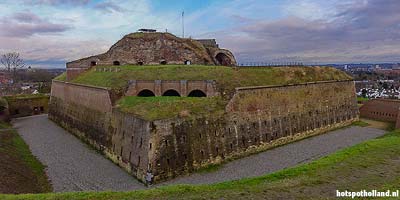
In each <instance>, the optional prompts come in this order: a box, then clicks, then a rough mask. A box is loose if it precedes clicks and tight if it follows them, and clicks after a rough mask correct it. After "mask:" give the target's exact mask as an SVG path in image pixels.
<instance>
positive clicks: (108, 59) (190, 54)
mask: <svg viewBox="0 0 400 200" xmlns="http://www.w3.org/2000/svg"><path fill="white" fill-rule="evenodd" d="M202 41H203V42H205V41H206V40H202ZM213 42H215V40H211V42H210V41H208V42H206V43H207V45H203V44H202V43H201V42H199V41H196V40H192V39H183V38H179V37H176V36H174V35H172V34H170V33H132V34H128V35H126V36H124V37H123V38H122V39H121V40H119V41H118V42H117V43H115V44H114V45H113V46H112V47H111V48H110V50H108V51H107V52H105V53H103V54H99V55H95V56H91V57H87V58H82V59H79V60H75V61H72V62H68V63H67V81H70V80H72V79H74V78H75V77H76V76H78V75H79V74H80V73H82V72H84V71H85V70H87V69H89V68H90V67H93V66H96V65H108V66H110V65H160V64H180V65H183V64H189V63H191V64H199V65H227V66H235V65H236V60H235V57H234V55H233V54H232V53H231V52H230V51H228V50H226V49H219V48H218V45H216V44H215V45H213ZM215 43H216V42H215ZM209 44H211V45H209Z"/></svg>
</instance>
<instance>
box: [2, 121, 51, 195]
mask: <svg viewBox="0 0 400 200" xmlns="http://www.w3.org/2000/svg"><path fill="white" fill-rule="evenodd" d="M44 168H45V167H44V166H43V165H42V164H41V163H40V162H39V161H38V160H37V159H36V158H35V157H34V156H33V155H32V154H31V152H30V150H29V147H28V146H27V145H26V144H25V142H24V141H23V140H22V138H21V137H20V136H19V135H18V134H17V132H16V131H15V130H13V129H11V126H10V125H9V124H5V123H0V193H8V194H20V193H44V192H50V191H52V188H51V185H50V183H49V181H48V179H47V176H46V174H45V171H44ZM0 199H1V198H0Z"/></svg>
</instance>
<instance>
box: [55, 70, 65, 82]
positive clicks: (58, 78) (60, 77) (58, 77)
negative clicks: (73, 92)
mask: <svg viewBox="0 0 400 200" xmlns="http://www.w3.org/2000/svg"><path fill="white" fill-rule="evenodd" d="M54 80H57V81H66V80H67V72H63V73H62V74H60V75H58V76H57V77H55V78H54Z"/></svg>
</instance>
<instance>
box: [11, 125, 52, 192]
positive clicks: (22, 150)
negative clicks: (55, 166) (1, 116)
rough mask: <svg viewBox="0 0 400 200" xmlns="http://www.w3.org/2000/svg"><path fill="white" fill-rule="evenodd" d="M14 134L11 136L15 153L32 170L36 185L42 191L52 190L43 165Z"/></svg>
mask: <svg viewBox="0 0 400 200" xmlns="http://www.w3.org/2000/svg"><path fill="white" fill-rule="evenodd" d="M14 134H15V136H14V138H13V145H14V147H15V149H16V153H17V154H18V155H20V158H21V159H22V160H23V161H24V163H25V164H26V165H28V166H29V168H30V169H31V170H32V171H33V173H34V174H35V175H36V178H37V179H38V185H40V186H41V187H42V190H43V191H44V192H50V191H52V189H51V185H50V184H49V181H48V179H47V176H46V173H45V168H46V167H45V166H44V165H43V164H42V163H41V162H40V161H39V160H38V159H37V158H36V157H35V156H33V155H32V153H31V151H30V150H29V146H28V145H27V144H26V143H25V142H24V140H22V138H21V137H20V136H19V135H18V134H17V133H16V132H15V133H14Z"/></svg>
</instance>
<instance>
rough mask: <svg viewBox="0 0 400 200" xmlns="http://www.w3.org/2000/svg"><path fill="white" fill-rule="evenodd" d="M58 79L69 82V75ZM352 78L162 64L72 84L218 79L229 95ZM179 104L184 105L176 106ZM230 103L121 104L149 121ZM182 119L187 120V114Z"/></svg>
mask: <svg viewBox="0 0 400 200" xmlns="http://www.w3.org/2000/svg"><path fill="white" fill-rule="evenodd" d="M116 68H118V69H119V71H118V70H116ZM95 69H98V70H95ZM104 69H106V70H104ZM56 79H57V80H65V75H61V76H59V77H57V78H56ZM348 79H351V77H349V76H348V75H347V74H345V73H343V72H341V71H339V70H336V69H334V68H330V67H251V68H237V69H235V68H232V67H223V66H201V65H191V66H186V65H166V66H165V65H161V66H117V67H116V66H109V67H105V66H97V67H96V68H92V69H90V70H88V71H87V72H85V73H83V74H81V75H80V76H78V77H77V78H75V79H74V80H72V82H74V83H80V84H85V85H94V86H101V87H108V88H112V89H113V90H116V91H124V90H125V88H126V87H127V84H128V80H216V81H217V86H218V88H219V89H221V90H223V91H224V93H226V94H232V93H233V91H234V89H235V88H236V87H245V86H261V85H282V84H293V83H304V82H313V81H326V80H348ZM224 99H226V98H224ZM176 103H179V104H180V105H176ZM226 103H227V101H222V100H220V99H216V98H213V99H209V98H202V99H200V100H195V99H190V98H180V99H172V98H165V97H160V98H158V97H157V98H145V99H137V98H130V97H129V98H123V99H121V100H120V101H119V103H118V104H119V105H120V107H121V108H122V110H123V111H126V112H129V113H133V114H136V115H138V116H141V117H142V118H145V119H149V120H155V119H166V118H173V117H176V116H178V115H180V114H181V113H184V112H189V115H190V116H193V115H197V114H206V113H215V112H223V110H224V107H225V106H224V104H225V105H226ZM207 104H209V105H213V106H211V107H212V108H211V109H208V108H207ZM181 116H185V117H187V114H186V115H181Z"/></svg>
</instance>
